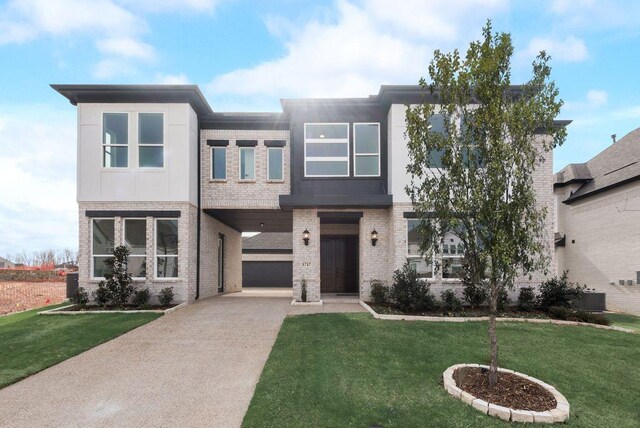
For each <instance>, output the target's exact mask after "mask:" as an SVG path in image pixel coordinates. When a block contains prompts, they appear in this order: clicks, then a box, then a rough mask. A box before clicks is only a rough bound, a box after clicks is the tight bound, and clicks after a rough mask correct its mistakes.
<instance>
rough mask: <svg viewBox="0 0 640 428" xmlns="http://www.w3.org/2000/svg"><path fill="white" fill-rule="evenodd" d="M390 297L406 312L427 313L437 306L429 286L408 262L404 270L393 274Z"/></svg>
mask: <svg viewBox="0 0 640 428" xmlns="http://www.w3.org/2000/svg"><path fill="white" fill-rule="evenodd" d="M389 297H391V299H393V300H394V301H395V302H396V304H397V305H398V308H399V309H400V310H401V311H404V312H419V311H426V310H429V309H433V308H434V306H435V298H434V296H433V293H431V290H430V289H429V284H427V283H426V282H424V281H422V280H420V278H419V277H418V273H417V272H416V270H415V268H414V267H413V266H411V264H409V262H408V261H407V262H406V263H405V264H404V266H403V267H402V269H398V270H396V271H395V272H394V273H393V286H392V287H391V290H390V291H389Z"/></svg>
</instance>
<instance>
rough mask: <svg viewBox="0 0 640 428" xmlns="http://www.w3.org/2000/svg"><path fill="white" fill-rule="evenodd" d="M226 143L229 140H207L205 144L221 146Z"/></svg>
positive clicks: (227, 143)
mask: <svg viewBox="0 0 640 428" xmlns="http://www.w3.org/2000/svg"><path fill="white" fill-rule="evenodd" d="M228 145H229V140H207V146H214V147H223V146H228Z"/></svg>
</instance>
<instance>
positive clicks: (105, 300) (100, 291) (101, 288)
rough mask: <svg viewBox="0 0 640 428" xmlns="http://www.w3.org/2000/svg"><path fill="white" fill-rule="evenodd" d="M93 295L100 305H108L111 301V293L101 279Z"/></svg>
mask: <svg viewBox="0 0 640 428" xmlns="http://www.w3.org/2000/svg"><path fill="white" fill-rule="evenodd" d="M92 296H93V301H94V302H96V305H98V306H103V307H104V306H107V305H108V304H109V302H110V301H111V294H110V293H109V290H107V287H106V286H105V284H104V281H100V284H98V288H97V289H96V291H94V292H93V293H92Z"/></svg>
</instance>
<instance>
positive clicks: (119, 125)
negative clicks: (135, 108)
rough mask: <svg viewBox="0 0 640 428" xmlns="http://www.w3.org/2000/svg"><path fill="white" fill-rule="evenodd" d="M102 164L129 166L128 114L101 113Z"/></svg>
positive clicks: (112, 166) (104, 165) (113, 166)
mask: <svg viewBox="0 0 640 428" xmlns="http://www.w3.org/2000/svg"><path fill="white" fill-rule="evenodd" d="M102 166H103V167H105V168H126V167H128V166H129V114H128V113H103V114H102Z"/></svg>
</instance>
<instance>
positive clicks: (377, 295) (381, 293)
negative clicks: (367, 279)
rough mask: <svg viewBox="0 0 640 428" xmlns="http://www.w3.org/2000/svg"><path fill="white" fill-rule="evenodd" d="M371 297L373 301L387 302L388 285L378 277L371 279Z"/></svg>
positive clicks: (379, 303)
mask: <svg viewBox="0 0 640 428" xmlns="http://www.w3.org/2000/svg"><path fill="white" fill-rule="evenodd" d="M370 284H371V299H372V300H373V303H377V304H378V305H381V304H383V303H386V302H387V293H388V291H389V290H387V287H386V286H385V285H384V284H383V283H382V281H380V280H378V279H372V280H371V283H370Z"/></svg>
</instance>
